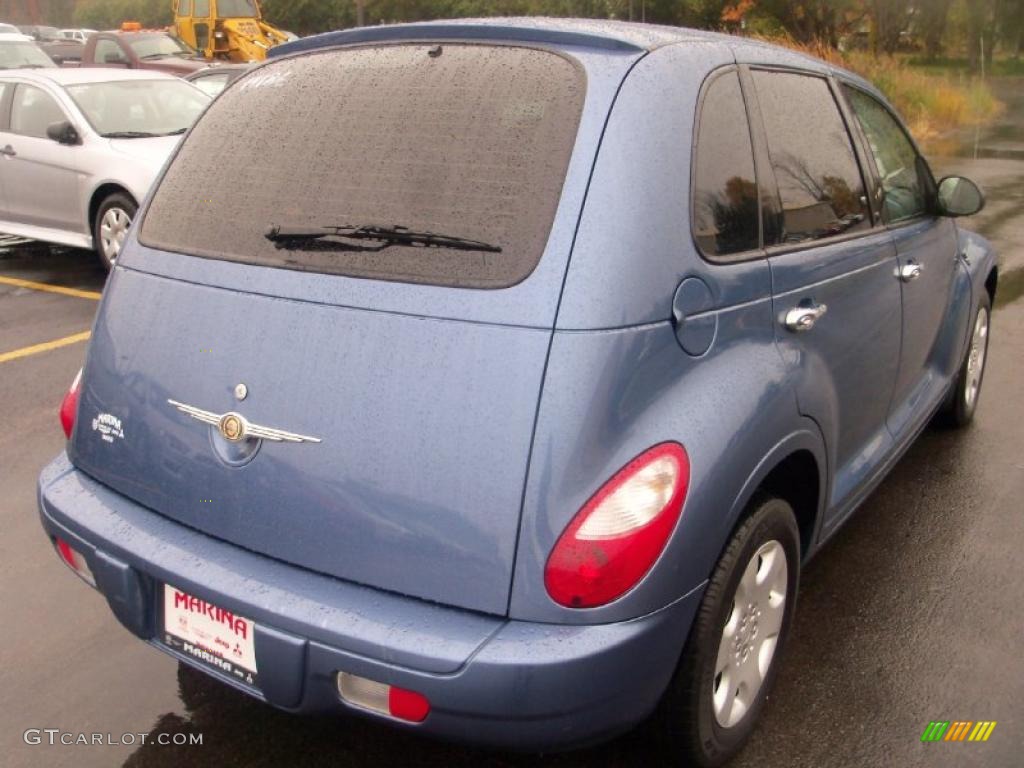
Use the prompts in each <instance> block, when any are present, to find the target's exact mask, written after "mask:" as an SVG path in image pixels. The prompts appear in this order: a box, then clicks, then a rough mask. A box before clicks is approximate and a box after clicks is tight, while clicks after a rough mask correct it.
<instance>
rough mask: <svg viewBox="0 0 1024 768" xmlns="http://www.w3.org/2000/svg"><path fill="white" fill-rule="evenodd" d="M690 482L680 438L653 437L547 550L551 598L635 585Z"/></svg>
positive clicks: (577, 598) (562, 600)
mask: <svg viewBox="0 0 1024 768" xmlns="http://www.w3.org/2000/svg"><path fill="white" fill-rule="evenodd" d="M689 483H690V460H689V457H688V456H687V455H686V451H685V450H684V449H683V446H681V445H679V444H678V443H662V444H661V445H656V446H654V447H653V448H650V449H649V450H647V451H645V452H644V453H642V454H640V455H639V456H637V457H636V458H635V459H633V460H632V461H631V462H629V464H627V465H626V466H625V467H623V468H622V469H621V470H619V471H618V472H617V473H616V474H615V476H614V477H613V478H612V479H611V480H609V481H608V482H607V483H605V484H604V485H603V486H602V487H601V489H600V490H599V491H598V492H597V493H595V494H594V495H593V496H592V497H591V498H590V501H588V502H587V503H586V504H585V505H584V507H583V509H581V510H580V511H579V512H578V513H577V514H576V516H575V517H574V518H573V519H572V522H571V523H569V526H568V527H567V528H566V529H565V532H564V533H562V535H561V537H559V539H558V542H557V543H556V544H555V546H554V549H552V550H551V555H550V556H549V557H548V562H547V566H546V568H545V569H544V583H545V585H546V587H547V590H548V594H549V595H551V598H552V599H553V600H554V601H555V602H557V603H559V604H560V605H564V606H566V607H568V608H593V607H595V606H599V605H605V604H606V603H610V602H611V601H612V600H615V599H616V598H618V597H621V596H622V595H624V594H625V593H626V592H628V591H629V590H630V589H632V588H633V587H635V586H636V585H637V583H638V582H639V581H640V579H642V578H643V577H644V576H645V575H646V574H647V572H648V571H649V570H650V569H651V566H653V565H654V562H655V561H656V560H657V559H658V557H659V556H660V555H661V553H662V550H664V549H665V545H666V544H667V543H668V539H669V536H671V535H672V531H673V530H675V527H676V522H677V521H678V520H679V515H680V513H681V512H682V508H683V502H684V501H685V500H686V491H687V488H688V487H689Z"/></svg>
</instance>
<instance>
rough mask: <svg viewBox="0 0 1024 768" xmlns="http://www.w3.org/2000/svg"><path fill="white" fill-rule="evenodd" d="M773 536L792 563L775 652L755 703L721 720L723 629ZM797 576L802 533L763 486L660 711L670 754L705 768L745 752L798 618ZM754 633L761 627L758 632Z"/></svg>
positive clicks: (715, 579) (723, 562)
mask: <svg viewBox="0 0 1024 768" xmlns="http://www.w3.org/2000/svg"><path fill="white" fill-rule="evenodd" d="M773 541H774V542H778V544H780V545H781V546H782V550H783V551H784V552H785V555H786V568H787V571H786V579H785V582H786V595H785V600H784V602H783V603H782V607H781V610H782V622H781V626H780V629H779V633H778V637H777V640H776V643H775V648H774V653H773V654H772V656H771V660H770V662H769V665H768V669H767V672H766V673H765V674H764V676H763V681H762V682H761V684H760V688H759V689H758V690H757V693H756V695H754V696H752V697H751V704H750V706H749V707H748V708H747V709H746V711H745V712H744V713H743V714H742V715H740V719H739V720H738V722H735V723H733V724H731V725H729V726H728V727H723V726H722V725H720V724H719V722H718V719H717V717H716V714H715V710H714V703H713V697H714V695H715V692H716V690H717V687H716V686H718V685H723V684H724V680H723V679H720V678H719V679H717V681H716V670H715V666H716V663H717V660H718V651H719V645H720V643H721V642H722V633H723V630H724V629H725V625H726V622H727V620H728V619H729V618H730V616H731V613H732V610H733V599H734V596H735V595H736V591H737V587H738V585H739V583H740V580H741V578H742V576H743V573H744V571H745V570H746V567H747V565H748V564H749V563H751V562H752V560H753V558H754V556H755V554H756V553H758V551H759V550H760V549H761V547H762V546H766V545H768V546H770V542H773ZM758 567H760V561H759V565H758ZM780 581H781V577H780ZM799 581H800V533H799V530H798V528H797V524H796V517H795V515H794V514H793V508H792V507H791V506H790V505H789V504H788V503H787V502H785V501H783V500H782V499H779V498H775V497H773V496H769V495H767V494H763V493H759V494H758V495H757V496H755V498H754V499H753V500H752V501H751V503H750V507H749V515H748V517H747V518H746V519H745V520H744V521H743V523H742V524H741V525H740V526H739V528H738V529H737V530H736V532H735V533H734V534H733V537H732V539H730V541H729V543H728V545H727V546H726V548H725V551H724V552H723V553H722V557H721V559H720V560H719V561H718V565H717V566H715V570H714V573H712V575H711V579H710V581H709V582H708V586H707V590H706V591H705V593H704V597H703V599H702V601H701V604H700V608H699V609H698V612H697V616H696V618H695V619H694V623H693V627H692V628H691V630H690V636H689V638H688V640H687V643H686V647H685V649H684V650H683V655H682V657H681V658H680V660H679V665H678V667H677V669H676V672H675V675H674V676H673V678H672V681H671V683H670V684H669V688H668V691H667V692H666V694H665V697H664V699H663V700H662V702H661V705H660V707H659V711H658V713H657V715H656V718H655V726H656V727H657V728H658V729H659V731H660V736H661V737H662V739H663V740H664V741H665V742H666V747H667V748H668V749H669V750H671V752H670V754H675V755H680V756H681V757H683V758H684V759H683V760H681V761H680V764H682V765H696V766H702V767H703V768H711V767H712V766H719V765H722V764H723V763H725V762H727V761H728V760H729V759H730V758H732V757H733V756H734V755H735V754H736V753H737V752H739V750H740V749H741V748H742V747H743V744H744V743H745V742H746V740H747V739H748V738H749V737H750V734H751V733H752V732H753V730H754V727H755V726H756V725H757V721H758V718H759V716H760V713H761V710H762V709H763V708H764V705H765V702H766V700H767V698H768V694H769V692H770V690H771V687H772V684H773V683H774V681H775V676H776V673H777V671H778V668H779V661H780V657H781V654H782V649H783V647H784V646H785V642H786V637H787V636H788V634H789V628H790V624H791V622H792V619H793V612H794V609H795V606H796V593H797V586H798V584H799ZM757 615H758V616H760V613H759V612H758V614H757ZM755 622H756V619H755ZM754 626H755V627H756V626H757V625H756V623H755V624H754ZM756 636H757V635H756V631H755V633H754V635H753V637H754V638H756ZM744 658H745V657H744ZM730 686H731V683H730ZM725 695H726V696H729V695H731V692H729V693H726V694H725ZM734 706H735V704H734Z"/></svg>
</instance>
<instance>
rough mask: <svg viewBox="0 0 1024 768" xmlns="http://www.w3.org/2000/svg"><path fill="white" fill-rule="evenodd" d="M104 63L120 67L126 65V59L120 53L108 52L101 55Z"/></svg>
mask: <svg viewBox="0 0 1024 768" xmlns="http://www.w3.org/2000/svg"><path fill="white" fill-rule="evenodd" d="M103 63H104V64H117V65H119V66H122V67H127V66H128V60H127V59H125V57H124V56H122V55H121V54H120V53H108V54H106V55H105V56H104V57H103Z"/></svg>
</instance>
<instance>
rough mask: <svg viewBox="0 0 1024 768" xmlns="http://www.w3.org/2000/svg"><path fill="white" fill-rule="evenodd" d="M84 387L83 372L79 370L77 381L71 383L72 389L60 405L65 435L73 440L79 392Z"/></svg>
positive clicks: (61, 423) (61, 422)
mask: <svg viewBox="0 0 1024 768" xmlns="http://www.w3.org/2000/svg"><path fill="white" fill-rule="evenodd" d="M81 386H82V371H81V369H79V371H78V375H77V376H75V380H74V381H73V382H71V389H69V390H68V393H67V394H66V395H64V400H63V401H62V402H61V404H60V425H61V426H62V427H64V434H65V436H66V437H67V438H68V440H70V439H71V433H72V431H74V429H75V415H76V414H77V413H78V390H79V388H80V387H81Z"/></svg>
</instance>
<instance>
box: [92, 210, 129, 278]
mask: <svg viewBox="0 0 1024 768" xmlns="http://www.w3.org/2000/svg"><path fill="white" fill-rule="evenodd" d="M137 210H138V206H137V205H136V204H135V201H134V200H132V199H131V198H130V197H129V196H128V195H127V194H125V193H124V192H115V193H113V194H111V195H108V196H107V197H106V198H104V200H103V202H102V203H100V207H99V209H98V210H97V211H96V220H95V221H94V222H93V243H95V246H96V254H97V255H98V256H99V257H100V261H101V262H103V266H104V267H106V268H107V269H108V270H109V269H110V268H111V267H113V266H114V264H115V263H116V262H117V257H118V256H119V255H120V254H121V247H122V246H123V245H124V240H125V237H127V235H128V228H129V227H131V225H132V220H133V219H134V218H135V213H136V211H137Z"/></svg>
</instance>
